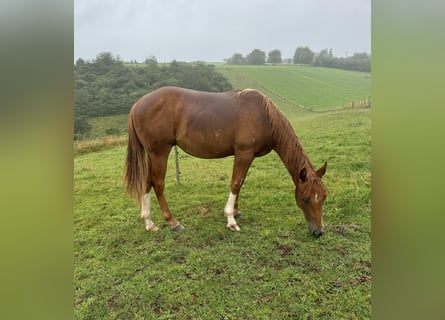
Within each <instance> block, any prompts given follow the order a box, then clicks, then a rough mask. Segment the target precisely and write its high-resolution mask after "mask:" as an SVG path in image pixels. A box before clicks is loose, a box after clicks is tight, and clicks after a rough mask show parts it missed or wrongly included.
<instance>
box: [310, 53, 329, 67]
mask: <svg viewBox="0 0 445 320" xmlns="http://www.w3.org/2000/svg"><path fill="white" fill-rule="evenodd" d="M332 60H333V56H332V49H331V50H330V51H329V52H328V49H323V50H321V51H320V53H319V54H318V55H317V56H316V57H315V61H314V65H315V66H320V67H329V66H331V64H332Z"/></svg>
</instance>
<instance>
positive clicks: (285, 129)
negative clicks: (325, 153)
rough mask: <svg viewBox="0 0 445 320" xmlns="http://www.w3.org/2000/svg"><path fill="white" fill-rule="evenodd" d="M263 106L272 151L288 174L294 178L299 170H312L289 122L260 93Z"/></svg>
mask: <svg viewBox="0 0 445 320" xmlns="http://www.w3.org/2000/svg"><path fill="white" fill-rule="evenodd" d="M260 94H261V96H262V100H263V106H264V109H265V112H266V115H267V118H268V120H269V123H270V128H271V131H272V137H273V140H274V150H275V151H276V152H277V154H278V155H279V157H280V158H281V161H283V163H284V165H285V166H286V168H287V169H288V170H289V173H290V174H291V175H292V177H293V178H294V179H295V178H296V177H295V176H294V175H295V174H296V173H297V172H298V171H299V170H300V169H301V168H303V167H306V168H311V169H313V166H312V163H311V161H310V160H309V157H308V156H307V154H306V152H305V151H304V149H303V145H302V144H301V142H300V140H299V139H298V137H297V135H296V134H295V131H294V128H293V127H292V125H291V124H290V122H289V120H288V119H286V117H285V116H284V115H283V113H282V112H281V110H280V109H278V108H277V106H276V105H275V104H274V103H273V102H272V101H271V100H270V99H269V98H268V97H266V96H265V95H264V94H262V93H260Z"/></svg>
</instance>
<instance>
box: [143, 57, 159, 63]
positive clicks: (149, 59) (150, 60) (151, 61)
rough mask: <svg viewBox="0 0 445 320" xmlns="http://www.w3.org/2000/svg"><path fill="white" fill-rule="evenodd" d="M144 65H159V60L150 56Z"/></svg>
mask: <svg viewBox="0 0 445 320" xmlns="http://www.w3.org/2000/svg"><path fill="white" fill-rule="evenodd" d="M144 63H145V64H148V65H157V64H158V59H156V57H155V56H148V58H147V59H145V61H144Z"/></svg>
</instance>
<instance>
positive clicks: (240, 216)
mask: <svg viewBox="0 0 445 320" xmlns="http://www.w3.org/2000/svg"><path fill="white" fill-rule="evenodd" d="M233 217H234V218H235V219H242V217H243V216H242V215H241V212H240V213H238V214H237V215H235V216H233Z"/></svg>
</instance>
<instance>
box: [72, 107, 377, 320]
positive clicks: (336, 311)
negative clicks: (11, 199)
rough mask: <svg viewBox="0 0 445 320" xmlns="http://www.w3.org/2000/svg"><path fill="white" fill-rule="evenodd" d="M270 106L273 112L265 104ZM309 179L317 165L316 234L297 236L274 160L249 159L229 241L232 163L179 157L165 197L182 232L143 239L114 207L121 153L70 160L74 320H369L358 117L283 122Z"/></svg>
mask: <svg viewBox="0 0 445 320" xmlns="http://www.w3.org/2000/svg"><path fill="white" fill-rule="evenodd" d="M277 104H278V103H277ZM286 113H287V114H288V116H289V118H290V120H291V122H292V123H293V125H294V128H295V130H296V132H297V134H298V135H299V137H300V139H301V141H302V143H303V145H304V147H305V150H306V152H307V153H308V155H309V157H310V158H311V160H312V162H313V163H314V165H315V166H316V167H319V166H320V165H321V164H322V163H323V161H327V162H328V171H327V173H326V176H325V177H324V178H323V179H324V181H325V184H326V187H327V189H328V191H329V196H328V199H327V201H326V202H325V207H324V221H325V225H326V234H325V235H323V236H322V237H321V238H319V239H315V238H313V237H312V236H310V235H309V234H308V232H307V224H306V222H305V220H304V217H303V214H302V212H301V210H299V209H298V208H297V207H296V205H295V203H294V195H293V192H294V187H293V184H292V182H291V179H290V177H289V176H288V173H287V171H286V169H285V168H284V166H283V165H282V163H281V162H280V160H279V158H278V156H277V155H276V154H275V153H273V152H272V153H271V154H269V155H267V156H265V157H262V158H257V159H256V160H255V161H254V163H253V165H252V167H251V169H250V171H249V174H248V176H247V179H246V183H245V185H244V186H243V189H242V191H241V198H240V208H241V210H242V212H243V217H242V218H241V219H239V220H238V223H239V226H240V227H241V231H240V232H239V233H233V232H230V231H228V230H227V229H226V227H225V225H226V219H225V217H224V215H223V208H224V205H225V202H226V200H227V195H228V192H229V189H228V186H229V182H230V175H231V167H232V160H233V159H232V158H226V159H221V160H202V159H196V158H193V157H190V156H188V155H186V154H184V153H183V152H181V153H180V166H181V172H182V175H181V177H182V180H181V182H182V183H181V184H180V185H177V184H176V182H175V178H174V175H175V171H174V161H172V159H171V160H170V162H169V168H168V174H167V180H166V183H167V186H166V195H167V199H168V200H169V205H170V209H171V210H172V212H173V213H174V215H175V216H176V217H177V218H178V219H179V220H180V221H181V223H182V224H183V225H184V226H185V228H186V230H185V231H184V232H180V233H174V232H171V231H170V229H169V227H168V226H167V224H166V223H165V222H164V221H163V219H162V217H161V216H162V215H161V213H160V211H159V207H158V204H157V202H156V201H155V199H154V198H152V200H153V201H152V207H153V208H152V209H153V211H154V212H153V219H154V221H155V223H157V225H158V226H160V227H161V230H160V231H158V232H157V233H147V232H146V231H145V229H144V225H143V223H142V221H141V220H140V218H139V209H138V208H137V205H136V202H135V201H134V200H133V199H130V198H128V197H127V196H126V195H125V191H124V186H123V163H124V158H125V147H124V146H117V147H112V148H108V149H105V150H100V151H97V152H89V153H83V154H78V155H76V156H75V158H74V170H75V172H74V175H75V176H74V179H75V214H74V228H75V229H74V255H75V267H74V284H75V290H74V310H75V318H76V319H286V318H287V319H288V318H293V319H369V318H370V313H371V303H370V295H371V290H370V289H371V252H370V233H371V229H370V228H371V227H370V225H371V223H370V148H371V143H370V109H358V110H344V111H338V112H329V113H307V112H306V115H305V116H302V115H301V114H300V115H297V114H296V113H289V112H286Z"/></svg>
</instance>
